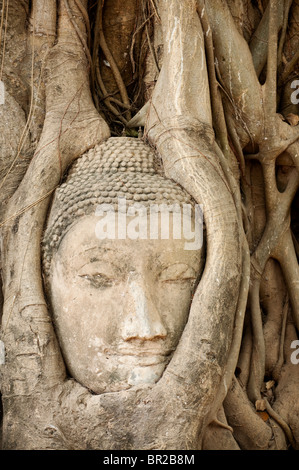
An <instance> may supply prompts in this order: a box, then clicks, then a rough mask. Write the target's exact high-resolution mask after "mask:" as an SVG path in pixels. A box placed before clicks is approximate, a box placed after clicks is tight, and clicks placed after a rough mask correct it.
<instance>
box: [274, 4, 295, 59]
mask: <svg viewBox="0 0 299 470" xmlns="http://www.w3.org/2000/svg"><path fill="white" fill-rule="evenodd" d="M292 3H293V0H286V6H285V10H284V16H283V25H282V31H281V35H280V39H279V46H278V53H277V55H278V66H280V64H281V62H282V52H283V46H284V42H285V38H286V33H287V29H288V19H289V12H290V8H291V5H292Z"/></svg>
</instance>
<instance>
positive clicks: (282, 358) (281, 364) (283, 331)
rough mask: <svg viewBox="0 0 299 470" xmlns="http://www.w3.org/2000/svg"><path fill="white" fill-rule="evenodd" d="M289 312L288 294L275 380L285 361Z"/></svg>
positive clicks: (284, 309)
mask: <svg viewBox="0 0 299 470" xmlns="http://www.w3.org/2000/svg"><path fill="white" fill-rule="evenodd" d="M288 312H289V297H288V295H287V296H286V300H285V304H284V307H283V313H282V326H281V333H280V344H279V354H278V359H277V362H276V364H275V367H274V369H273V372H272V377H273V379H274V380H276V381H278V379H279V377H280V373H281V369H282V366H283V362H284V352H283V351H284V341H285V333H286V325H287V318H288Z"/></svg>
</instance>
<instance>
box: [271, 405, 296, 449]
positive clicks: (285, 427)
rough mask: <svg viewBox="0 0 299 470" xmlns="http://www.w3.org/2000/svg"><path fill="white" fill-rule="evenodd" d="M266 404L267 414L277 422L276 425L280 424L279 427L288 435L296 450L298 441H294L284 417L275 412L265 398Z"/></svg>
mask: <svg viewBox="0 0 299 470" xmlns="http://www.w3.org/2000/svg"><path fill="white" fill-rule="evenodd" d="M264 402H265V404H266V410H267V413H268V415H269V416H270V418H272V419H274V421H276V423H277V424H279V426H280V427H281V428H282V429H283V431H284V432H285V434H286V436H287V438H288V440H289V441H290V443H291V445H292V447H293V448H294V449H296V441H295V439H294V436H293V433H292V431H291V429H290V427H289V425H288V424H287V423H286V422H285V421H284V419H282V417H281V416H280V415H279V414H278V413H276V411H274V410H273V408H272V407H271V405H270V403H269V402H268V400H266V399H265V398H264Z"/></svg>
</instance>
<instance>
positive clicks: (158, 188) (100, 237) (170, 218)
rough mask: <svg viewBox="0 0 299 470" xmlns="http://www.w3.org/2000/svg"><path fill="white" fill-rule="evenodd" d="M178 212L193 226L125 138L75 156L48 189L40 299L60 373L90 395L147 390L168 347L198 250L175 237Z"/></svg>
mask: <svg viewBox="0 0 299 470" xmlns="http://www.w3.org/2000/svg"><path fill="white" fill-rule="evenodd" d="M183 207H184V208H185V207H188V208H189V207H191V212H189V213H188V214H189V216H190V214H191V219H192V220H191V225H192V224H193V227H195V224H196V220H195V219H196V218H195V215H194V214H195V212H194V208H195V204H194V202H193V201H192V198H191V197H190V195H189V194H187V193H186V191H185V190H183V189H182V188H181V187H180V186H179V185H177V184H175V183H174V182H173V181H172V180H169V179H167V178H165V177H164V176H163V173H162V170H161V167H160V165H159V162H158V160H157V158H156V156H155V153H154V152H153V151H152V149H151V148H150V147H149V146H147V145H146V144H145V143H144V142H143V141H142V140H140V139H133V138H127V137H121V138H116V137H114V138H110V139H108V141H106V142H105V143H102V144H101V145H98V146H96V147H95V148H94V149H92V150H90V151H89V152H87V153H86V154H84V155H83V156H82V157H81V158H79V159H78V160H77V161H76V162H75V164H74V165H73V166H72V168H71V170H70V172H69V174H68V177H67V179H66V181H65V182H64V183H63V184H62V185H61V186H60V187H59V188H58V189H57V190H56V193H55V196H54V199H53V203H52V207H51V210H50V213H49V217H48V221H47V226H46V230H45V234H44V240H43V266H44V277H45V285H46V291H47V296H48V298H49V302H50V304H51V310H52V314H53V322H54V326H55V329H56V333H57V336H58V340H59V344H60V347H61V350H62V354H63V357H64V360H65V363H66V366H67V368H68V372H69V374H70V376H72V377H73V378H74V379H75V380H77V381H78V382H79V383H81V384H82V385H83V386H85V387H87V388H89V389H90V390H92V391H93V392H94V393H104V392H116V391H120V390H126V389H128V388H131V387H136V386H139V387H140V386H143V385H148V384H154V383H155V382H157V381H158V380H159V378H160V377H161V375H162V374H163V372H164V370H165V367H166V366H167V364H168V362H169V361H170V359H171V357H172V355H173V352H174V351H175V349H176V347H177V344H178V342H179V340H180V337H181V334H182V332H183V329H184V327H185V324H186V322H187V320H188V314H189V309H190V304H191V300H192V296H193V292H194V289H195V287H196V284H197V282H198V279H199V277H200V275H201V272H202V269H203V250H202V248H201V243H200V244H199V245H198V244H197V245H196V246H193V245H191V248H190V247H187V249H186V242H187V240H186V238H185V237H184V236H181V237H179V236H178V232H181V235H182V232H183V231H184V230H183V228H184V227H183V223H184V220H185V219H186V217H185V216H186V214H185V213H184V214H183V213H182V211H181V209H182V208H183ZM157 208H158V210H157ZM136 214H137V215H138V217H137V216H136ZM153 221H154V222H155V223H156V225H155V226H154V228H153ZM174 222H175V224H174ZM141 225H143V226H142V227H141ZM174 225H176V227H175V230H176V231H175V230H174ZM104 229H105V230H104ZM137 229H138V230H137ZM180 229H181V230H180ZM163 230H164V232H163ZM185 232H186V230H185ZM193 233H195V232H194V231H193Z"/></svg>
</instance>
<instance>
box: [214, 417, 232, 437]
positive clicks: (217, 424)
mask: <svg viewBox="0 0 299 470" xmlns="http://www.w3.org/2000/svg"><path fill="white" fill-rule="evenodd" d="M211 424H215V425H216V426H220V427H221V428H223V429H227V430H228V431H230V432H231V433H232V434H233V432H234V430H233V428H232V427H231V426H229V425H228V424H225V423H222V422H221V421H219V419H217V418H214V419H213V421H211Z"/></svg>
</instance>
